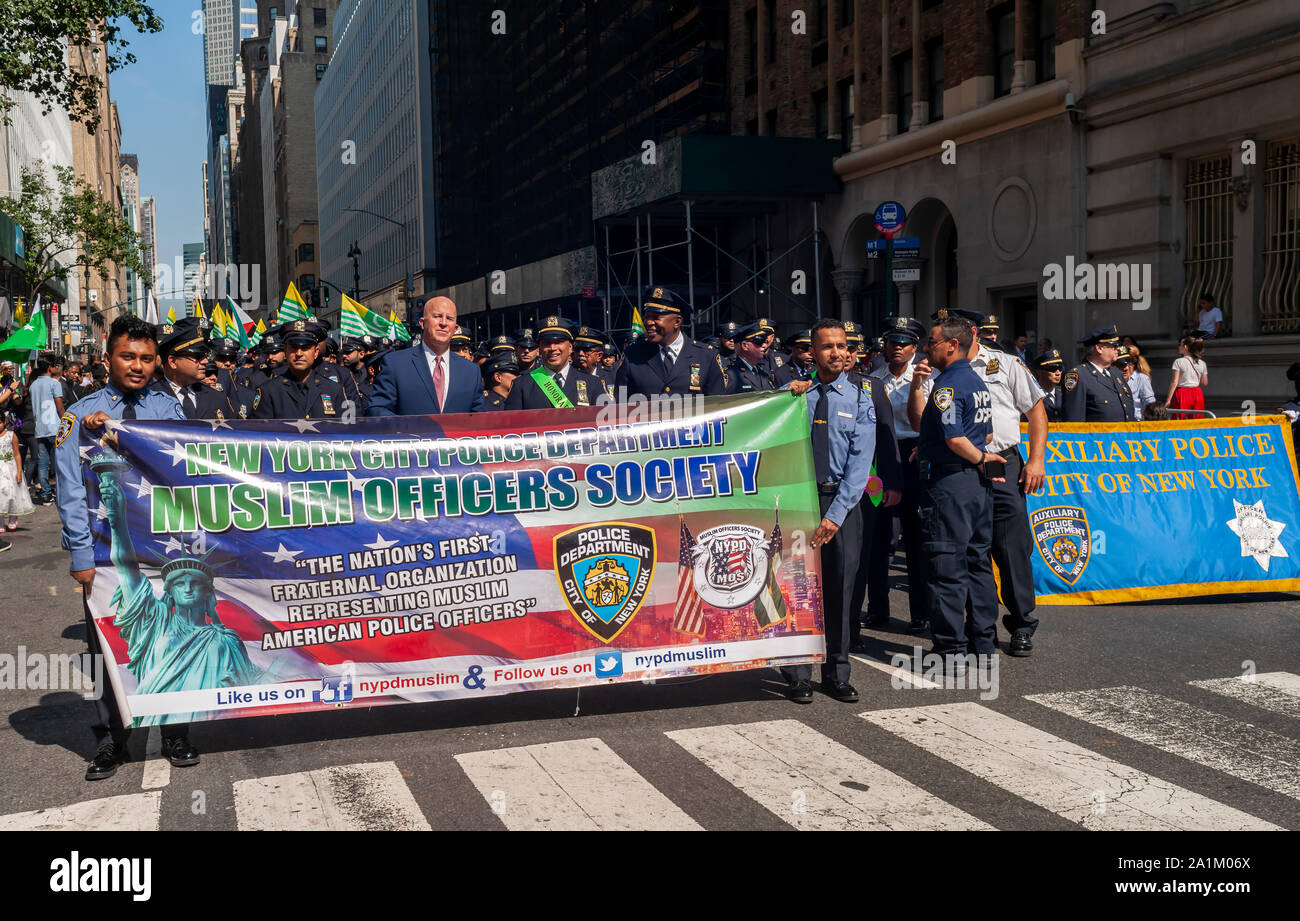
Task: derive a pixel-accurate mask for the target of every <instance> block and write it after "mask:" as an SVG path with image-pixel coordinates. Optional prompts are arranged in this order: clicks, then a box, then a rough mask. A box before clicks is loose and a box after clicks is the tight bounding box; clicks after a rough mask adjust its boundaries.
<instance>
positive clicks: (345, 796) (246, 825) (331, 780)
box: [234, 761, 429, 831]
mask: <svg viewBox="0 0 1300 921" xmlns="http://www.w3.org/2000/svg"><path fill="white" fill-rule="evenodd" d="M234 789H235V820H236V823H237V825H238V827H239V829H240V830H241V831H313V830H321V831H323V830H331V831H365V830H389V831H428V830H429V823H428V822H427V821H425V818H424V813H422V812H421V811H420V807H419V805H418V804H417V803H416V802H415V797H414V796H412V795H411V790H410V788H409V787H408V786H407V785H406V781H405V780H403V779H402V774H401V772H400V771H399V770H398V769H397V765H395V764H394V763H393V762H391V761H379V762H374V763H371V764H347V765H338V766H335V767H327V768H321V769H320V770H316V771H302V772H300V773H296V774H280V775H278V776H276V777H256V778H253V779H251V780H240V781H236V783H235V785H234Z"/></svg>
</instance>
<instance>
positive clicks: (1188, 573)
mask: <svg viewBox="0 0 1300 921" xmlns="http://www.w3.org/2000/svg"><path fill="white" fill-rule="evenodd" d="M1027 448H1028V443H1027V442H1022V443H1021V446H1020V450H1021V453H1022V455H1023V454H1027ZM1044 466H1045V468H1046V472H1047V481H1046V483H1045V484H1044V486H1043V489H1042V490H1041V491H1040V492H1039V493H1037V494H1036V495H1031V496H1029V497H1028V500H1029V501H1028V506H1029V527H1030V531H1031V532H1032V535H1033V539H1034V546H1035V552H1034V556H1033V563H1034V591H1035V593H1036V594H1037V595H1038V602H1039V603H1040V604H1100V603H1107V602H1124V601H1140V600H1146V599H1153V598H1175V597H1185V596H1190V595H1211V594H1219V593H1226V592H1266V591H1297V590H1300V490H1298V488H1297V479H1298V478H1297V473H1296V459H1295V449H1294V445H1293V443H1292V440H1291V428H1290V425H1289V423H1288V422H1287V420H1286V418H1285V417H1284V416H1256V417H1253V418H1252V419H1250V420H1243V419H1200V420H1195V421H1186V422H1181V421H1180V422H1130V423H1089V424H1079V423H1073V424H1071V423H1062V424H1059V425H1057V424H1053V425H1052V427H1051V430H1050V433H1049V435H1048V440H1047V453H1046V455H1045V458H1044Z"/></svg>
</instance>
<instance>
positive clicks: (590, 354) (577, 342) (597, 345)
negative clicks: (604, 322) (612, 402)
mask: <svg viewBox="0 0 1300 921" xmlns="http://www.w3.org/2000/svg"><path fill="white" fill-rule="evenodd" d="M607 342H609V336H608V334H606V333H604V332H602V331H601V330H598V329H594V328H593V327H590V326H579V327H578V330H577V332H575V333H574V334H573V362H574V364H576V365H577V366H578V367H579V369H581V370H583V371H585V372H587V373H588V374H590V375H592V376H593V377H598V378H600V382H601V383H602V384H603V385H604V386H605V392H606V393H607V394H609V396H610V397H613V395H614V372H613V371H607V370H605V367H604V366H603V365H602V364H601V359H602V358H604V357H605V344H606V343H607Z"/></svg>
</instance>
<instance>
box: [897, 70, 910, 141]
mask: <svg viewBox="0 0 1300 921" xmlns="http://www.w3.org/2000/svg"><path fill="white" fill-rule="evenodd" d="M894 111H895V112H897V113H898V130H899V133H900V134H901V133H902V132H904V131H906V130H907V129H908V126H910V125H911V124H912V52H910V51H909V52H907V53H906V54H900V55H899V56H898V57H896V58H894Z"/></svg>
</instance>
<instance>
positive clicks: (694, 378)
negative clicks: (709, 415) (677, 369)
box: [691, 365, 700, 391]
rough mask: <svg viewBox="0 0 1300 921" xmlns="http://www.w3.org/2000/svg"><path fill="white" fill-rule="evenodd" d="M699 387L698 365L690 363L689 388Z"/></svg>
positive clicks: (697, 388) (695, 388)
mask: <svg viewBox="0 0 1300 921" xmlns="http://www.w3.org/2000/svg"><path fill="white" fill-rule="evenodd" d="M699 389H700V366H699V365H691V390H693V391H694V390H699Z"/></svg>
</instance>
